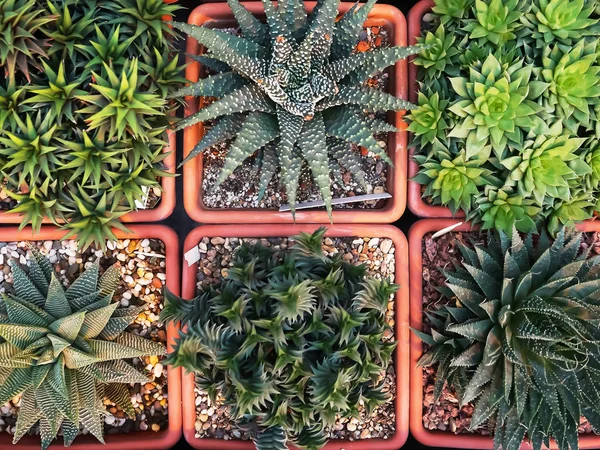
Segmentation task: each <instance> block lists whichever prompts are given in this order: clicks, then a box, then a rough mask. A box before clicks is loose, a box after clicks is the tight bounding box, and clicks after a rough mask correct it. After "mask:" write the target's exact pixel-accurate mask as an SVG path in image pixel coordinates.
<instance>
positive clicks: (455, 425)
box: [422, 232, 600, 436]
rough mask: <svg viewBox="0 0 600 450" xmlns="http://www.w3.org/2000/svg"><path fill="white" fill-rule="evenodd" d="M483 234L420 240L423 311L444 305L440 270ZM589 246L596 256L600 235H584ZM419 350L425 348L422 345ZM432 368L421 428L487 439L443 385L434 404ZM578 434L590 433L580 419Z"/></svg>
mask: <svg viewBox="0 0 600 450" xmlns="http://www.w3.org/2000/svg"><path fill="white" fill-rule="evenodd" d="M486 235H487V233H485V232H481V233H479V232H470V233H462V232H450V233H446V234H444V235H442V236H440V237H438V238H437V239H435V240H434V239H432V238H431V236H432V233H428V234H426V235H425V236H424V238H423V247H422V256H423V309H424V310H426V311H433V310H436V309H437V308H438V307H439V306H440V304H441V303H442V302H443V301H444V300H443V299H442V298H441V294H440V293H439V292H438V291H437V290H436V286H442V285H443V284H444V283H445V280H446V278H445V277H444V275H443V274H442V273H441V271H440V270H441V269H446V270H450V269H451V268H452V266H453V264H454V263H458V262H461V261H462V257H461V255H460V250H459V245H460V244H461V243H462V244H465V245H468V246H470V247H472V246H473V245H474V244H479V243H484V242H485V241H486ZM587 246H593V250H592V252H593V253H594V254H600V234H598V233H588V234H585V235H584V242H583V243H582V248H585V247H587ZM423 329H424V331H425V332H429V330H430V324H429V321H428V320H427V317H425V316H424V317H423ZM423 349H424V350H426V349H427V345H426V344H423ZM436 369H437V367H436V366H433V367H427V368H424V369H423V426H424V428H425V429H427V430H439V431H449V432H452V433H454V434H479V435H483V436H488V435H491V430H490V429H489V428H486V427H485V426H483V427H480V428H479V429H477V430H475V431H470V430H469V429H468V428H469V426H470V424H471V417H472V415H473V409H474V408H473V405H472V404H471V403H469V404H468V405H465V406H463V407H459V404H458V400H457V397H456V392H455V390H454V389H453V388H452V387H451V386H448V385H447V384H446V385H444V388H443V390H442V394H441V396H440V399H439V401H438V402H437V403H434V398H433V391H434V385H435V370H436ZM579 432H580V433H591V432H592V428H591V426H590V424H589V422H588V421H587V420H586V419H585V418H583V417H582V418H581V423H580V427H579Z"/></svg>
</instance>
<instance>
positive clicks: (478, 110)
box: [448, 54, 547, 158]
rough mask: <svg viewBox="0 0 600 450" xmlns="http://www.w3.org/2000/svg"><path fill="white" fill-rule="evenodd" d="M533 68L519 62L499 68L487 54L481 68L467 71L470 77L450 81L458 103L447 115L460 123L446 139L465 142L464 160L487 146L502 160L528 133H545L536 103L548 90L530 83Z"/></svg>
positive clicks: (494, 60)
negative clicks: (464, 140)
mask: <svg viewBox="0 0 600 450" xmlns="http://www.w3.org/2000/svg"><path fill="white" fill-rule="evenodd" d="M531 75H532V67H531V66H530V65H524V64H523V61H522V60H517V61H514V62H513V63H512V64H511V65H506V64H505V65H502V64H501V63H500V62H499V61H498V59H497V58H496V57H495V56H494V55H493V54H490V55H489V56H488V57H487V59H486V60H485V61H483V64H481V65H480V66H474V67H471V68H470V77H469V78H465V77H453V78H451V79H450V82H451V83H452V87H453V89H454V91H455V92H456V94H457V100H456V102H455V103H454V104H452V106H450V108H449V109H450V111H452V112H453V113H454V114H456V115H457V116H458V117H459V118H460V120H459V122H458V123H457V124H456V126H455V127H454V128H453V129H452V131H451V132H450V133H449V134H448V137H455V138H462V139H466V148H467V156H472V155H476V154H477V153H479V152H480V151H481V150H482V149H483V148H484V146H485V145H486V144H487V143H488V142H489V143H491V144H492V147H493V149H494V151H495V153H496V154H497V156H498V158H502V157H503V156H504V155H505V154H506V153H507V146H508V145H509V144H510V145H512V146H513V147H515V148H517V149H518V148H520V146H521V145H522V143H523V135H524V133H527V132H529V131H533V132H534V133H536V134H542V133H544V131H545V130H546V129H547V126H546V125H545V123H544V121H543V120H542V119H541V118H540V117H539V116H538V115H536V114H537V113H538V112H540V111H541V110H542V106H540V105H539V104H538V103H536V102H535V100H536V99H537V98H539V96H540V95H541V94H542V93H543V92H544V90H545V89H546V88H547V85H546V84H545V83H541V82H537V83H536V82H533V81H530V79H531Z"/></svg>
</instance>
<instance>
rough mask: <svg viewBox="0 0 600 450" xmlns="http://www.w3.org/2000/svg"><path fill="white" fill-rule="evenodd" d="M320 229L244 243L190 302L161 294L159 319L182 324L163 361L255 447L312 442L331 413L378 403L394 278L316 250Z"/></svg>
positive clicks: (310, 445) (351, 412)
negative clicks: (211, 400)
mask: <svg viewBox="0 0 600 450" xmlns="http://www.w3.org/2000/svg"><path fill="white" fill-rule="evenodd" d="M324 234H325V229H324V228H321V229H319V230H317V231H316V232H314V233H312V234H307V233H303V234H300V235H299V236H297V237H295V238H294V243H293V246H292V247H291V250H290V249H288V250H285V252H284V254H279V255H276V254H275V253H274V251H273V250H272V248H269V247H264V246H263V245H261V244H260V243H257V244H255V245H249V244H243V245H242V246H241V248H239V249H238V251H237V252H236V253H235V255H234V261H233V266H232V267H231V268H229V269H228V270H227V276H226V277H225V278H224V279H223V281H222V282H221V283H220V284H219V285H217V286H214V287H212V288H205V289H204V290H203V291H202V292H201V294H200V295H199V296H198V297H197V298H196V299H194V300H192V301H186V300H183V299H181V298H179V297H176V296H174V295H173V294H171V293H169V292H167V293H166V294H165V301H166V304H165V308H164V310H163V312H162V313H161V318H162V319H166V320H169V321H176V322H180V323H181V324H182V326H184V325H187V330H186V332H182V333H181V334H180V336H179V339H178V340H177V341H176V348H175V351H174V352H173V353H172V354H170V355H169V358H168V362H169V363H171V364H173V365H174V366H182V367H185V368H186V369H188V370H189V371H193V372H196V374H197V377H198V378H197V379H198V380H199V385H200V387H201V388H202V389H205V390H207V391H208V392H209V394H210V395H211V396H212V397H215V396H216V395H217V394H222V395H223V396H224V398H225V402H226V405H227V406H228V407H229V408H230V411H231V416H232V418H234V419H236V420H238V421H239V422H238V423H239V424H240V425H241V426H245V429H248V430H250V431H251V433H252V435H253V437H254V441H255V443H256V447H257V449H259V450H261V449H286V448H287V445H286V441H290V442H291V443H293V445H294V446H296V447H299V448H302V449H310V450H313V449H319V448H321V447H322V446H323V445H325V443H326V441H327V437H326V432H325V429H326V428H327V427H330V426H332V425H333V423H334V422H335V420H336V417H337V416H343V417H348V416H356V415H357V413H358V405H359V404H363V403H364V405H365V407H366V409H367V411H371V410H372V409H373V408H374V407H376V406H377V405H380V404H382V403H384V402H385V401H386V399H387V398H388V394H386V393H384V391H383V390H382V387H383V385H382V379H381V377H382V376H383V374H384V373H385V369H386V367H387V366H388V364H389V362H390V360H391V357H392V353H393V351H394V348H395V346H396V344H395V343H394V342H391V341H386V340H383V339H382V336H383V335H384V333H385V331H386V330H387V329H388V325H387V324H386V319H385V310H386V307H387V304H388V302H389V301H390V296H391V295H392V294H393V293H394V292H396V290H397V289H398V286H397V285H394V284H390V283H388V282H387V281H383V280H377V279H374V278H371V277H368V276H366V268H365V266H354V265H352V264H350V263H348V262H345V261H343V259H342V258H341V257H340V256H339V255H337V256H335V257H333V258H329V257H327V256H325V255H324V254H323V252H322V249H321V243H322V239H323V236H324Z"/></svg>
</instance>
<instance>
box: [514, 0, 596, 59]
mask: <svg viewBox="0 0 600 450" xmlns="http://www.w3.org/2000/svg"><path fill="white" fill-rule="evenodd" d="M596 5H597V2H596V1H589V0H533V1H532V2H531V10H530V11H529V12H527V13H526V14H524V15H522V16H521V21H522V22H523V23H524V24H525V26H526V27H527V33H531V37H532V38H533V39H535V43H536V46H537V47H540V48H542V47H545V46H547V45H548V44H551V43H554V42H558V43H561V44H564V45H567V46H571V45H573V44H574V43H575V42H577V41H579V40H580V39H581V38H582V37H586V36H591V35H594V34H597V33H598V31H599V30H598V19H597V18H593V17H592V15H593V14H594V8H595V7H596Z"/></svg>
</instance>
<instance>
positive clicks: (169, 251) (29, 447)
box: [0, 225, 181, 450]
mask: <svg viewBox="0 0 600 450" xmlns="http://www.w3.org/2000/svg"><path fill="white" fill-rule="evenodd" d="M129 228H130V229H131V232H130V233H124V232H122V231H120V230H114V231H115V234H116V236H117V238H119V239H144V238H148V239H160V240H161V241H163V242H164V244H165V261H166V268H165V274H166V276H167V282H166V285H167V286H168V288H169V289H170V290H171V291H173V292H174V293H179V292H180V289H179V288H180V285H179V280H180V278H179V262H180V261H179V239H178V237H177V234H176V233H175V232H174V231H173V230H172V229H171V228H169V227H166V226H164V225H132V226H130V227H129ZM65 234H67V232H66V231H65V230H60V229H59V228H56V227H53V226H42V229H41V230H40V232H39V233H38V234H33V233H32V230H31V228H30V227H27V228H25V229H23V230H22V231H19V230H18V228H17V227H7V228H1V229H0V242H14V241H57V240H60V239H61V238H62V237H63V236H64V235H65ZM176 336H177V332H176V328H175V327H174V326H173V325H169V326H168V327H167V345H168V349H169V351H171V350H172V347H173V344H174V342H175V337H176ZM167 384H168V386H169V414H168V418H169V419H168V421H169V426H168V428H167V429H166V430H162V431H159V432H153V431H149V430H147V431H137V432H133V433H123V434H107V435H105V436H104V439H105V441H106V444H105V445H103V444H101V443H100V442H98V440H97V439H96V438H95V437H93V436H91V435H81V436H78V437H77V438H76V439H75V442H74V443H73V444H72V445H71V446H70V447H69V448H70V449H72V450H124V449H132V448H136V447H137V448H143V449H144V450H166V449H170V448H171V447H173V446H174V445H175V444H176V443H177V441H179V438H180V437H181V370H180V369H179V368H177V369H173V368H171V367H168V368H167ZM0 448H4V449H7V448H15V449H17V450H39V449H40V437H39V436H29V435H26V436H23V438H21V440H19V442H18V443H17V444H15V445H13V444H12V435H10V434H7V433H2V434H0ZM50 449H51V450H58V449H64V446H63V442H62V439H61V437H60V436H59V439H57V440H56V441H55V442H54V443H53V444H52V445H51V446H50Z"/></svg>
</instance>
